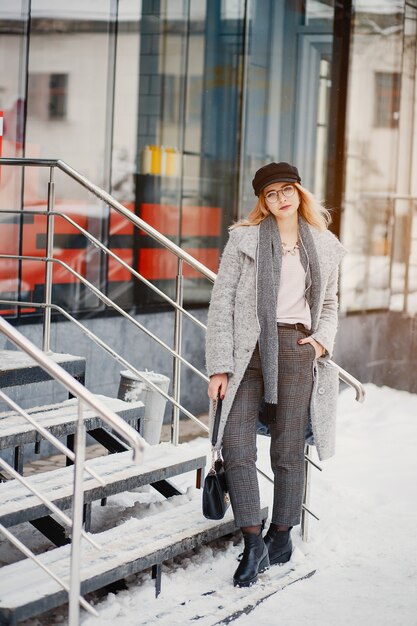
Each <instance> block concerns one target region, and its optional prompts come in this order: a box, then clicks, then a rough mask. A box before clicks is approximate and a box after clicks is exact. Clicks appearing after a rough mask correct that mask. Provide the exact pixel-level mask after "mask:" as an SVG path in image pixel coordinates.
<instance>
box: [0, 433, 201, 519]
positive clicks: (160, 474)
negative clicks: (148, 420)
mask: <svg viewBox="0 0 417 626" xmlns="http://www.w3.org/2000/svg"><path fill="white" fill-rule="evenodd" d="M145 445H146V447H145V453H144V457H143V461H142V462H141V463H140V464H139V465H138V464H137V463H134V462H133V459H132V452H131V451H128V452H121V453H118V454H110V455H107V456H101V457H96V458H95V459H92V460H90V461H87V463H86V465H87V466H88V467H91V468H92V469H94V470H95V471H96V472H97V474H98V475H99V476H100V477H101V478H103V479H104V480H105V482H106V486H105V487H104V488H103V487H102V486H101V485H99V483H98V482H97V481H96V480H95V479H94V478H92V477H91V476H90V474H88V473H87V472H84V498H85V501H88V502H91V501H93V500H98V499H100V498H102V497H105V496H108V495H112V494H114V493H118V492H120V491H128V490H129V489H134V488H136V487H140V486H142V485H148V484H150V483H152V482H156V481H158V480H163V479H166V478H170V477H172V476H176V475H178V474H180V473H185V472H189V471H192V470H195V469H197V468H200V467H204V466H205V463H206V457H205V456H202V457H196V456H195V451H193V448H192V447H191V446H189V445H187V444H182V445H180V446H174V445H172V444H171V443H162V444H159V445H158V446H149V444H145ZM73 473H74V467H73V466H69V467H62V468H59V469H56V470H52V471H50V472H43V473H40V474H34V475H32V476H30V477H28V478H27V481H28V482H29V483H30V484H31V485H33V486H34V487H36V488H37V490H38V491H40V492H41V493H42V495H44V496H45V497H47V498H48V499H49V500H51V501H53V502H54V503H55V504H57V505H58V506H60V508H65V507H69V506H70V505H71V498H72V491H73ZM48 513H49V511H48V509H47V508H46V507H45V506H44V505H43V504H42V503H41V502H40V501H39V499H38V498H37V497H36V496H35V495H33V494H32V493H31V492H29V491H28V490H27V489H26V487H24V486H23V485H22V484H20V483H19V482H18V481H17V480H10V481H8V482H5V483H0V522H1V523H2V524H3V525H4V526H11V525H13V524H20V523H22V522H24V521H27V520H31V519H35V518H37V517H42V516H43V515H46V514H48Z"/></svg>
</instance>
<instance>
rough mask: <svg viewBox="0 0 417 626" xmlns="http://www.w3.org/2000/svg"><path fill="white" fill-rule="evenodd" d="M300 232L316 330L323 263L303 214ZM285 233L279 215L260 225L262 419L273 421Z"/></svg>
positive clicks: (259, 286)
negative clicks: (321, 264) (279, 222)
mask: <svg viewBox="0 0 417 626" xmlns="http://www.w3.org/2000/svg"><path fill="white" fill-rule="evenodd" d="M298 227H299V233H300V239H301V241H300V244H301V245H300V259H301V263H302V265H303V267H304V270H305V271H306V280H307V285H306V286H307V291H306V298H307V302H308V303H309V306H310V311H311V321H312V328H311V330H312V332H314V330H315V329H316V327H317V323H318V313H319V312H318V294H319V293H320V267H319V260H318V256H317V251H316V247H315V245H314V241H313V236H312V234H311V231H310V227H309V225H308V224H307V222H306V221H305V220H304V218H303V217H301V215H299V218H298ZM281 266H282V247H281V237H280V234H279V230H278V227H277V223H276V220H275V217H274V216H273V215H269V216H268V217H267V218H265V219H264V220H263V221H262V222H261V223H260V225H259V248H258V266H257V313H258V319H259V324H260V327H261V332H260V336H259V352H260V357H261V364H262V375H263V379H264V409H263V412H262V421H263V422H265V423H271V422H272V421H274V420H275V417H276V406H277V402H278V352H279V346H278V334H277V316H276V310H277V298H278V289H279V283H280V277H281Z"/></svg>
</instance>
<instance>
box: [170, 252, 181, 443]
mask: <svg viewBox="0 0 417 626" xmlns="http://www.w3.org/2000/svg"><path fill="white" fill-rule="evenodd" d="M182 270H183V260H182V259H178V273H177V280H176V286H175V302H176V304H177V305H179V306H181V307H182V305H183V297H184V277H183V273H182ZM181 344H182V313H181V311H180V310H179V309H177V308H176V309H175V315H174V350H175V352H176V353H177V354H179V355H180V356H181ZM172 389H173V396H174V400H175V401H176V402H178V404H179V403H180V400H181V361H180V360H179V359H178V357H176V356H175V357H174V368H173V375H172ZM179 430H180V410H179V408H178V407H177V406H175V404H174V405H173V407H172V420H171V442H172V443H173V444H174V445H175V446H177V445H178V443H179Z"/></svg>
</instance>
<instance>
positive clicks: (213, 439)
mask: <svg viewBox="0 0 417 626" xmlns="http://www.w3.org/2000/svg"><path fill="white" fill-rule="evenodd" d="M221 414H222V399H221V397H220V394H219V395H218V396H217V400H216V413H215V415H214V423H213V433H212V435H211V445H212V446H213V447H214V446H215V445H216V443H217V437H218V435H219V426H220V417H221Z"/></svg>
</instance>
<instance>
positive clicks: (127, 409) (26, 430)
mask: <svg viewBox="0 0 417 626" xmlns="http://www.w3.org/2000/svg"><path fill="white" fill-rule="evenodd" d="M97 397H98V398H100V399H101V400H102V401H103V402H105V404H106V405H107V406H108V407H109V408H110V409H112V411H114V412H115V413H117V414H118V415H119V416H120V417H122V418H123V419H125V420H126V421H128V422H131V421H133V420H136V419H140V418H141V417H142V416H143V412H144V405H143V403H142V402H140V401H137V402H124V401H123V400H118V399H117V398H107V397H106V396H100V395H98V396H97ZM27 412H28V413H29V415H30V416H31V417H32V418H33V419H36V421H37V422H39V424H40V425H41V426H43V427H44V428H46V429H47V430H48V431H49V432H50V433H52V434H53V435H55V436H56V437H65V436H67V435H72V434H74V433H75V431H76V430H77V420H78V415H77V399H76V398H72V399H71V400H65V401H64V402H59V403H57V404H50V405H47V406H43V407H35V408H32V409H29V410H27ZM84 419H85V425H86V429H87V431H90V430H94V429H97V428H102V427H103V421H102V420H101V418H100V417H98V415H97V414H96V412H95V411H94V410H93V409H90V408H88V407H87V406H85V409H84ZM40 439H41V436H40V435H39V433H38V431H37V430H36V429H35V428H34V426H32V425H31V424H30V423H29V422H27V421H26V420H25V418H24V417H22V416H21V415H19V414H18V413H16V412H14V411H6V412H4V413H0V450H2V449H6V448H13V447H15V446H22V445H24V444H27V443H34V442H36V441H40Z"/></svg>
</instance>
